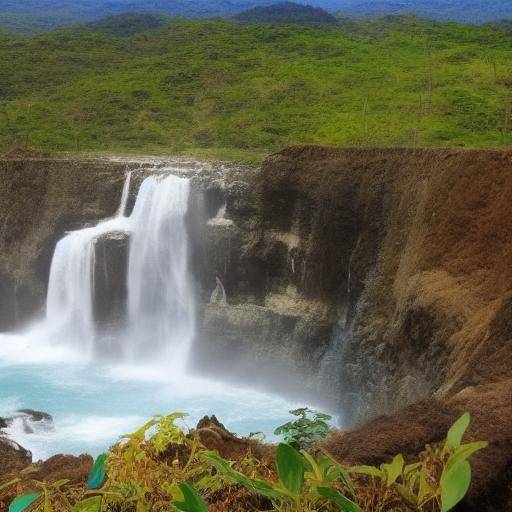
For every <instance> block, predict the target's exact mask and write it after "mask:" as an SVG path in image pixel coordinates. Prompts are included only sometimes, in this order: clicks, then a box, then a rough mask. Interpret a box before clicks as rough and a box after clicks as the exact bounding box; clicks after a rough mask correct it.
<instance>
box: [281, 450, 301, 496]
mask: <svg viewBox="0 0 512 512" xmlns="http://www.w3.org/2000/svg"><path fill="white" fill-rule="evenodd" d="M276 462H277V473H278V475H279V480H281V482H282V484H283V485H284V487H286V489H288V490H289V491H290V492H291V493H292V494H294V495H296V496H298V495H299V494H300V493H301V492H302V489H304V458H303V457H302V455H301V454H300V453H299V452H298V451H297V450H296V449H295V448H292V447H291V446H290V445H289V444H286V443H281V444H280V445H279V446H278V447H277V456H276Z"/></svg>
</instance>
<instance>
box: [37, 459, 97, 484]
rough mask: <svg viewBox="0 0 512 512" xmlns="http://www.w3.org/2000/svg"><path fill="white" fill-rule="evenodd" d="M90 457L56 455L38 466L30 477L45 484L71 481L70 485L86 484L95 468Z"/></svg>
mask: <svg viewBox="0 0 512 512" xmlns="http://www.w3.org/2000/svg"><path fill="white" fill-rule="evenodd" d="M93 462H94V461H93V458H92V457H91V456H90V455H80V456H78V457H75V456H73V455H54V456H53V457H50V458H49V459H48V460H46V461H44V462H40V463H39V464H38V465H37V466H36V471H34V473H31V475H30V477H31V478H32V479H35V480H40V481H44V482H49V483H50V482H58V481H59V480H64V479H65V480H69V481H70V484H81V483H85V482H86V481H87V479H88V477H89V473H90V472H91V469H92V466H93Z"/></svg>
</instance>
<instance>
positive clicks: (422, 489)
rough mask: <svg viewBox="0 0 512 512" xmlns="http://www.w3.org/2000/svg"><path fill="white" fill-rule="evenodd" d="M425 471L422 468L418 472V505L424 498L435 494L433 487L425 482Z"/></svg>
mask: <svg viewBox="0 0 512 512" xmlns="http://www.w3.org/2000/svg"><path fill="white" fill-rule="evenodd" d="M427 475H428V474H427V469H426V468H425V467H422V468H421V470H420V485H419V489H418V500H419V502H420V503H422V502H423V500H424V499H425V497H426V496H431V495H433V494H435V491H434V489H433V487H432V486H431V485H430V484H429V483H428V481H427Z"/></svg>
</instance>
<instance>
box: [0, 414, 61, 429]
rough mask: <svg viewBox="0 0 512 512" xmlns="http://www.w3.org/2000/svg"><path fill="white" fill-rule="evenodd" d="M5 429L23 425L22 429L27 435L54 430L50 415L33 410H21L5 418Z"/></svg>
mask: <svg viewBox="0 0 512 512" xmlns="http://www.w3.org/2000/svg"><path fill="white" fill-rule="evenodd" d="M3 422H4V424H5V426H4V427H0V428H8V427H11V426H12V425H13V423H16V422H18V423H21V427H22V428H23V431H24V432H25V433H26V434H33V433H35V432H47V431H52V430H53V429H54V425H53V418H52V416H51V415H50V414H48V413H46V412H42V411H34V410H33V409H19V410H18V411H16V414H13V415H12V416H9V417H7V418H3Z"/></svg>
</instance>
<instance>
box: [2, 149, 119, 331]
mask: <svg viewBox="0 0 512 512" xmlns="http://www.w3.org/2000/svg"><path fill="white" fill-rule="evenodd" d="M125 169H126V165H125V164H122V163H115V162H109V161H104V160H103V161H100V160H89V161H88V160H76V159H69V160H50V159H30V158H29V159H15V158H14V159H0V184H1V186H0V212H1V215H2V224H1V227H0V247H1V251H0V330H7V329H12V328H15V327H18V326H19V325H22V324H23V322H24V321H26V320H27V319H30V318H31V317H33V316H34V315H36V314H38V313H40V312H41V308H42V306H43V304H44V296H45V294H46V286H47V281H48V273H49V269H50V263H51V259H52V255H53V249H54V247H55V244H56V242H57V240H58V239H59V238H61V237H62V236H63V234H64V233H65V232H66V231H68V230H72V229H77V228H79V227H83V226H84V225H87V224H88V223H95V222H98V221H99V220H101V219H102V218H105V217H108V216H111V215H113V214H114V213H115V211H116V209H117V207H118V202H119V198H120V197H121V190H122V187H123V182H124V172H125Z"/></svg>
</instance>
